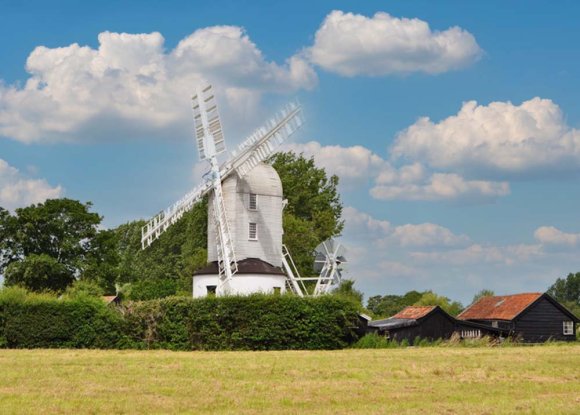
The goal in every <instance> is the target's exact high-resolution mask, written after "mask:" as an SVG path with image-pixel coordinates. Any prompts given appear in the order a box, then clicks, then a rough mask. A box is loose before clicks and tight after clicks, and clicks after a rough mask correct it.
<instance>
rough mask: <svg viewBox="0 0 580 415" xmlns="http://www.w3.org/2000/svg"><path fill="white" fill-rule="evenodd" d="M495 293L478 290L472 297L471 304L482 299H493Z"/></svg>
mask: <svg viewBox="0 0 580 415" xmlns="http://www.w3.org/2000/svg"><path fill="white" fill-rule="evenodd" d="M494 295H495V293H494V292H493V291H492V290H486V289H483V290H480V291H479V292H478V293H477V294H475V295H474V296H473V300H471V304H473V303H475V302H476V301H477V300H479V299H480V298H483V297H493V296H494Z"/></svg>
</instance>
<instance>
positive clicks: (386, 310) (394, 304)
mask: <svg viewBox="0 0 580 415" xmlns="http://www.w3.org/2000/svg"><path fill="white" fill-rule="evenodd" d="M423 294H424V293H422V292H418V291H414V290H413V291H409V292H407V293H406V294H405V295H402V296H401V295H392V294H391V295H384V296H380V295H375V296H373V297H370V298H369V300H368V303H367V308H368V309H369V310H370V311H371V312H372V313H373V314H374V315H375V316H377V317H392V316H394V315H395V314H397V313H398V312H399V311H401V310H402V309H404V308H405V307H407V306H410V305H413V304H415V303H416V302H417V301H419V300H420V299H421V297H422V296H423Z"/></svg>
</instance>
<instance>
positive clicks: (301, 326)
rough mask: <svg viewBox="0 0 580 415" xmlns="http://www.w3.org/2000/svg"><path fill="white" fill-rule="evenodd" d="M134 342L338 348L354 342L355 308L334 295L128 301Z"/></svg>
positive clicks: (184, 347)
mask: <svg viewBox="0 0 580 415" xmlns="http://www.w3.org/2000/svg"><path fill="white" fill-rule="evenodd" d="M125 318H126V324H127V327H128V329H127V333H128V334H129V335H130V337H131V340H132V341H133V342H134V344H136V345H140V347H146V348H159V347H160V348H170V349H178V350H282V349H338V348H343V347H346V346H347V345H349V344H350V343H351V342H352V341H353V340H355V336H356V335H355V332H354V329H355V324H356V321H357V306H356V304H354V303H353V302H351V301H349V300H345V299H343V298H340V297H335V296H324V297H320V298H299V297H294V296H290V295H283V296H272V295H262V294H254V295H250V296H231V297H221V298H216V297H206V298H200V299H191V298H180V297H171V298H166V299H161V300H154V301H144V302H136V303H131V304H129V305H128V306H127V309H126V313H125Z"/></svg>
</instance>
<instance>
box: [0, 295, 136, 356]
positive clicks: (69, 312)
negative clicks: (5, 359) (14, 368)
mask: <svg viewBox="0 0 580 415" xmlns="http://www.w3.org/2000/svg"><path fill="white" fill-rule="evenodd" d="M6 291H7V290H6V289H4V290H2V294H1V295H0V316H1V317H0V329H1V331H2V335H1V336H0V338H1V339H2V342H3V346H5V347H14V348H35V347H45V348H65V347H66V348H116V347H120V345H122V344H123V339H124V336H123V334H122V331H121V329H122V327H123V326H122V316H121V315H120V314H119V313H118V312H116V311H115V310H113V309H111V308H110V307H107V305H106V304H105V303H104V302H103V301H102V300H101V299H100V298H92V297H88V296H79V297H76V298H66V297H64V298H61V299H58V298H56V297H55V296H54V295H51V294H31V293H26V292H24V293H23V292H22V291H20V292H18V291H15V290H12V291H8V292H6Z"/></svg>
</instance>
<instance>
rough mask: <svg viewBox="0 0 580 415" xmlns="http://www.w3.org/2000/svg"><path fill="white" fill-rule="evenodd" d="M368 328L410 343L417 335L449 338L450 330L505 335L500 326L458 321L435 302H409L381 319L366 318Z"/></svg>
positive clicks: (464, 335)
mask: <svg viewBox="0 0 580 415" xmlns="http://www.w3.org/2000/svg"><path fill="white" fill-rule="evenodd" d="M368 331H369V332H372V331H374V332H376V333H378V334H380V335H384V336H386V337H388V338H389V339H391V340H396V341H399V342H400V341H402V340H407V341H408V342H409V343H410V344H413V341H414V339H416V338H417V337H419V338H421V339H428V340H436V339H449V338H450V337H451V336H452V335H453V334H454V333H458V335H459V336H460V337H462V338H478V337H482V336H493V337H499V336H502V335H507V333H505V332H504V330H501V329H498V328H495V327H491V326H489V325H484V324H480V323H477V322H470V321H459V320H456V319H455V318H454V317H453V316H450V315H449V314H447V313H446V312H445V311H444V310H443V309H442V308H441V307H439V306H409V307H406V308H405V309H403V310H402V311H400V312H399V313H397V314H395V315H394V316H393V317H390V318H387V319H383V320H373V321H370V322H368Z"/></svg>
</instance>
